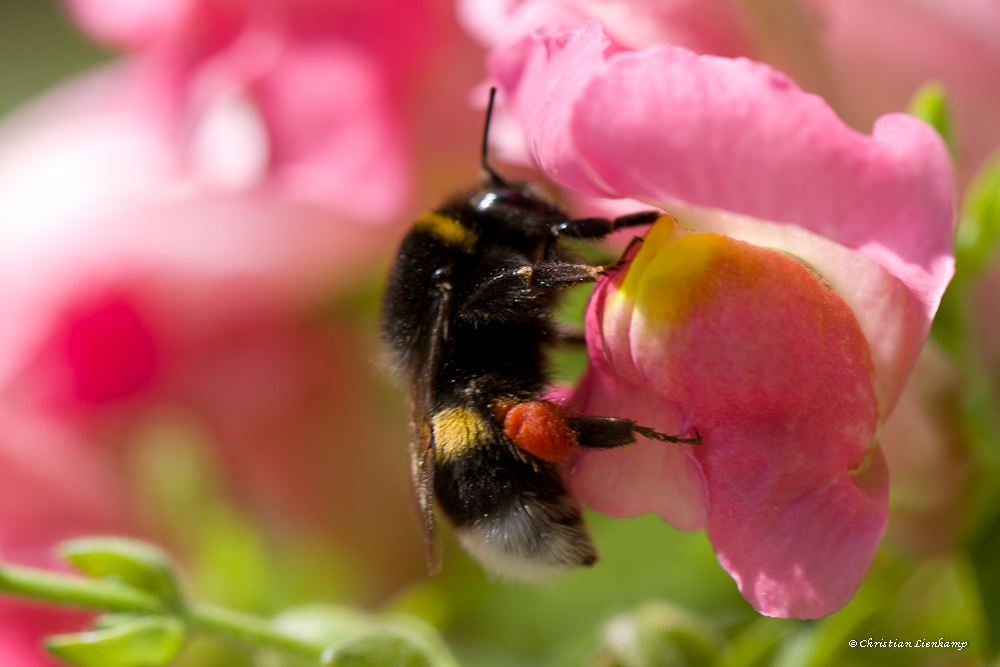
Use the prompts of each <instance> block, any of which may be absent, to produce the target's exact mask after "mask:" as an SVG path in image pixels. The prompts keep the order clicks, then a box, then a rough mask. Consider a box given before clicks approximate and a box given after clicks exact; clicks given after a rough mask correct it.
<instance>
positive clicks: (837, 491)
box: [573, 223, 888, 618]
mask: <svg viewBox="0 0 1000 667" xmlns="http://www.w3.org/2000/svg"><path fill="white" fill-rule="evenodd" d="M670 227H671V226H670V225H669V224H662V223H661V224H660V225H658V226H657V227H655V228H654V229H653V231H652V232H650V234H649V235H648V236H647V239H646V242H645V243H644V244H643V248H642V250H641V251H640V253H639V255H638V256H637V257H636V259H635V260H634V261H633V263H632V265H631V267H630V269H629V271H628V273H627V274H626V275H624V276H618V277H616V278H615V279H614V280H613V281H609V285H612V286H608V285H605V286H603V287H602V288H601V291H600V292H598V294H597V296H596V299H595V301H594V302H593V303H592V306H591V312H592V317H593V319H594V322H595V323H596V324H597V326H598V327H599V329H598V332H599V335H597V336H591V337H590V338H589V341H590V346H589V347H590V353H591V357H592V359H594V360H595V361H594V363H593V364H592V367H591V372H590V373H589V374H588V376H587V378H586V379H585V381H584V384H583V386H582V387H581V395H580V398H581V399H582V400H581V409H583V410H585V411H587V412H590V411H592V409H594V408H595V407H599V408H601V409H602V410H607V412H606V413H605V414H608V413H609V414H619V413H620V412H621V413H624V414H630V411H634V410H635V407H634V406H640V408H641V406H643V405H650V406H654V407H653V409H651V410H648V411H646V412H645V415H638V414H637V415H636V416H637V418H638V417H640V416H646V417H648V418H653V419H655V418H656V415H661V418H660V420H659V421H658V422H657V423H655V424H654V425H655V426H656V427H657V428H661V429H665V430H668V431H670V432H675V433H684V432H685V431H686V430H687V429H688V428H689V427H692V426H693V427H695V428H697V429H698V431H699V433H701V435H702V437H703V444H702V445H701V447H698V448H685V449H688V450H689V451H687V452H686V453H685V455H686V456H689V457H691V458H692V459H693V461H694V462H695V463H696V464H697V467H699V468H700V472H701V473H702V474H703V475H704V480H705V482H704V484H705V487H704V489H703V490H700V493H696V494H695V498H698V497H701V498H707V500H708V503H707V504H708V509H707V514H706V519H707V520H706V523H707V530H708V535H709V538H710V539H711V540H712V543H713V546H714V548H715V550H716V553H717V555H718V558H719V562H720V563H721V564H722V565H723V567H724V568H726V570H727V571H729V572H730V574H731V575H732V576H733V577H734V579H736V581H737V583H738V584H739V586H740V591H741V592H742V593H743V595H744V597H746V598H747V600H748V601H750V602H751V603H752V604H753V605H754V607H755V608H756V609H757V610H758V611H760V612H761V613H764V614H767V615H772V616H792V617H800V618H815V617H819V616H823V615H826V614H828V613H830V612H832V611H834V610H836V609H838V608H839V607H841V606H843V605H844V604H845V603H846V602H847V601H848V600H849V599H850V597H851V595H853V592H854V590H855V589H856V587H857V585H858V584H859V583H860V581H861V579H862V578H863V576H864V574H865V571H866V570H867V567H868V564H869V563H870V562H871V558H872V557H873V555H874V552H875V548H876V547H877V545H878V543H879V540H880V539H881V536H882V533H883V531H884V529H885V525H886V522H887V517H888V512H887V506H886V498H887V491H888V489H887V484H886V476H885V468H884V461H883V459H882V455H881V452H880V450H879V449H878V448H877V446H876V445H875V444H874V437H875V432H876V427H877V424H878V421H879V410H878V401H877V398H876V392H875V386H874V377H875V368H874V365H873V363H872V360H871V357H870V352H869V347H868V342H867V341H866V339H865V336H864V334H863V332H862V331H861V328H860V326H859V324H858V321H857V319H856V318H855V317H854V313H853V312H852V311H851V309H850V308H849V307H848V305H847V304H846V303H845V302H844V301H843V300H842V299H841V298H840V297H839V296H837V294H836V293H835V292H833V291H832V290H831V289H829V288H828V287H826V286H824V285H823V284H822V283H821V282H820V281H819V280H817V279H816V277H815V276H814V275H813V274H812V273H810V271H809V270H808V269H806V268H805V267H804V266H803V265H802V264H800V263H799V262H797V261H795V260H793V259H791V258H789V257H788V256H787V255H784V254H781V253H778V252H775V251H773V250H769V249H764V248H760V247H758V246H754V245H750V244H748V243H745V242H742V241H738V240H734V239H730V238H727V237H723V236H717V235H712V234H709V235H705V234H694V235H683V234H682V235H681V236H679V237H670V234H671V229H670ZM605 369H613V375H612V376H611V382H612V383H613V387H614V390H613V391H603V392H602V391H600V389H599V388H598V389H597V390H596V391H595V389H594V383H595V382H600V381H601V379H602V375H603V374H604V373H605V372H606V371H605ZM594 395H598V396H600V399H599V401H594V400H593V399H592V398H591V396H594ZM657 404H658V405H657ZM664 447H673V446H671V445H664ZM674 449H675V451H678V450H679V448H676V447H674ZM631 455H632V453H631V452H614V453H612V454H611V456H614V457H617V459H618V460H613V459H610V457H607V458H606V461H607V464H606V466H605V471H606V472H607V474H610V475H612V476H613V475H615V474H616V472H614V471H617V470H621V469H622V468H623V467H626V468H627V467H634V464H632V463H623V462H622V460H623V459H627V458H629V457H630V456H631ZM591 456H595V455H594V454H589V453H588V454H587V457H588V458H589V457H591ZM673 457H674V458H675V459H677V460H683V459H682V458H678V457H679V455H677V454H675V455H673ZM668 479H669V478H668ZM641 480H642V478H640V481H641ZM650 483H651V484H652V485H653V486H652V488H647V489H646V493H647V500H646V506H645V507H641V509H645V510H647V511H648V510H650V509H656V508H657V507H658V503H657V500H656V499H655V498H656V496H657V494H658V493H662V491H660V489H662V486H657V484H658V481H657V480H656V479H653V480H651V482H650ZM659 483H662V482H659ZM583 486H584V485H582V484H581V485H578V484H577V482H576V479H575V478H574V480H573V488H574V490H575V491H577V492H578V493H579V494H580V496H581V498H582V499H583V500H584V501H585V502H588V504H589V503H591V502H595V501H596V502H599V503H600V502H612V503H613V502H614V500H613V499H612V498H613V494H607V495H606V494H605V489H604V488H603V487H601V486H600V485H597V484H593V483H591V484H587V485H586V488H578V487H583ZM694 490H695V491H699V490H698V489H694ZM639 492H640V491H639V490H638V489H635V490H634V491H633V493H639ZM702 502H704V501H702ZM689 504H690V503H689ZM627 509H629V510H634V507H630V508H627Z"/></svg>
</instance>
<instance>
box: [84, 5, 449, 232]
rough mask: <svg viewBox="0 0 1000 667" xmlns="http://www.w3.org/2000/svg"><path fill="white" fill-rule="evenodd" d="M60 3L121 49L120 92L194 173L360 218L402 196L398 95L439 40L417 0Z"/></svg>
mask: <svg viewBox="0 0 1000 667" xmlns="http://www.w3.org/2000/svg"><path fill="white" fill-rule="evenodd" d="M68 5H69V7H70V9H71V10H72V11H73V13H74V14H75V16H76V17H77V18H78V20H79V21H80V23H81V24H82V25H83V26H84V27H85V28H87V29H88V30H89V31H90V32H91V33H93V34H94V35H95V36H97V37H98V38H100V39H103V40H104V41H106V42H108V43H110V44H112V45H114V46H118V47H120V48H124V49H126V50H127V51H128V52H130V54H131V58H130V61H131V63H132V65H133V66H134V68H135V70H136V71H135V74H134V79H133V80H132V84H133V85H132V88H131V90H130V93H131V94H132V102H133V103H134V104H136V105H138V106H139V107H140V108H141V109H142V110H143V111H144V112H145V113H147V114H150V115H152V116H153V117H155V118H156V119H157V120H158V121H159V123H160V124H161V129H162V131H164V132H166V133H167V134H168V135H169V136H170V137H171V139H172V140H173V143H174V148H175V150H176V154H175V156H174V157H175V158H176V159H178V160H180V161H181V162H182V163H184V164H186V165H187V166H188V167H190V168H192V169H194V170H195V171H196V172H198V173H199V174H200V175H201V176H202V177H203V178H208V179H211V180H213V181H215V182H216V183H217V184H220V185H225V186H229V187H231V188H234V189H244V190H245V189H255V190H258V191H264V192H268V191H272V190H273V191H277V192H279V193H281V194H283V195H284V196H287V197H291V198H294V199H298V200H302V201H308V202H314V203H318V204H321V205H323V206H326V207H329V208H331V209H333V210H335V211H337V212H338V213H340V214H342V215H346V216H349V217H351V218H354V219H356V220H361V221H386V220H392V219H394V218H395V217H396V216H399V215H400V213H401V212H402V211H403V210H404V208H405V207H406V205H407V203H408V200H409V197H410V195H411V192H410V190H411V187H412V165H411V156H410V147H409V145H408V142H407V138H406V128H405V127H404V123H405V119H404V116H403V109H402V105H403V102H404V99H405V97H406V90H407V86H408V85H409V84H410V82H411V81H410V80H411V78H412V77H413V75H414V73H415V72H416V70H417V69H418V68H419V67H420V65H421V63H422V61H423V60H424V57H425V55H426V51H427V50H428V47H429V46H430V45H432V44H433V43H434V41H435V39H436V38H440V35H436V34H435V30H436V29H437V28H438V27H439V26H437V25H435V20H434V16H433V12H432V11H431V8H430V6H429V4H428V3H427V2H424V0H416V1H415V0H378V1H377V2H326V1H325V0H239V1H237V2H225V1H222V0H158V1H157V2H151V3H145V2H143V3H139V4H138V5H136V3H132V2H128V1H122V0H68ZM387 19H389V20H387ZM218 142H225V144H226V145H225V147H222V146H218V145H217V144H218Z"/></svg>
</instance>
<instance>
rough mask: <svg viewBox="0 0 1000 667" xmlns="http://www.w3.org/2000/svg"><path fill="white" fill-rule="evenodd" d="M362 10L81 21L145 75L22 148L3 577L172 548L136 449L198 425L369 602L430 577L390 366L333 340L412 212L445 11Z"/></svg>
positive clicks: (100, 94) (11, 156)
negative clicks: (395, 452)
mask: <svg viewBox="0 0 1000 667" xmlns="http://www.w3.org/2000/svg"><path fill="white" fill-rule="evenodd" d="M387 5H391V6H387ZM352 7H353V8H352ZM352 7H348V6H347V5H344V4H338V5H337V6H336V7H333V5H328V4H325V3H295V4H294V5H293V3H270V4H268V3H245V4H241V3H208V2H205V3H180V2H178V3H159V5H157V6H154V5H152V4H150V5H148V6H145V5H144V8H143V9H142V10H139V9H137V8H132V4H131V3H89V4H87V5H86V6H85V5H84V3H80V6H79V7H78V9H79V11H80V12H81V15H85V19H86V21H87V22H88V25H90V26H91V27H94V28H95V30H97V31H98V32H100V33H101V34H102V35H104V36H106V37H109V38H114V41H116V43H119V44H123V45H125V46H127V47H128V48H129V49H134V50H135V54H134V55H133V57H131V58H130V59H128V60H127V61H126V62H125V63H123V64H119V65H117V66H115V67H113V68H110V69H108V70H105V71H103V72H98V73H96V74H92V75H90V76H87V77H85V78H82V79H79V80H77V81H75V82H72V83H70V84H68V85H66V86H64V87H63V88H61V89H59V90H57V91H55V92H53V93H50V94H49V95H48V96H46V97H45V98H43V99H41V100H39V101H37V102H35V103H34V104H32V105H31V106H30V107H28V108H26V109H24V110H22V111H21V112H19V113H18V114H17V115H16V116H15V117H13V118H11V119H10V120H8V121H7V122H6V123H5V124H4V125H3V126H0V312H2V313H3V317H4V321H5V322H6V323H7V324H6V325H5V326H4V327H2V328H0V459H2V461H0V462H2V464H3V465H0V470H3V473H2V474H0V477H2V483H0V489H2V490H3V493H2V495H3V503H2V505H0V553H2V554H3V557H4V558H10V559H11V560H15V561H20V562H32V563H35V564H38V563H39V562H41V561H37V559H36V556H37V555H38V554H42V553H48V552H49V550H50V549H51V547H52V545H53V543H54V542H56V541H58V540H61V539H66V538H69V537H74V536H78V535H80V534H84V533H94V532H113V533H125V534H138V535H148V531H149V530H150V528H149V526H147V525H144V524H143V523H142V521H141V519H142V518H143V517H141V516H139V515H138V512H137V511H136V508H135V507H134V506H133V505H132V502H133V501H134V489H131V488H129V485H130V483H131V481H132V480H130V479H129V478H128V477H127V455H126V454H125V453H124V452H123V449H124V448H125V447H126V446H127V445H128V444H129V443H130V442H132V441H133V440H134V439H135V436H136V433H137V431H140V430H141V429H142V428H143V427H144V424H146V423H148V421H149V419H150V418H152V419H155V418H156V416H157V415H159V414H163V413H164V412H165V413H167V414H170V413H171V411H174V412H176V413H179V414H181V415H185V416H186V415H193V416H194V418H195V419H196V420H197V421H198V423H199V424H200V425H203V426H204V428H205V430H206V431H207V432H208V434H209V436H210V438H211V440H212V441H213V442H215V443H216V444H218V445H219V448H220V453H221V454H222V457H223V460H224V461H225V462H226V463H227V464H228V466H227V468H226V473H227V476H228V481H229V482H230V484H231V487H232V489H233V490H234V491H235V493H236V494H237V496H238V498H240V499H241V500H243V501H245V503H246V504H247V505H249V506H251V507H253V508H254V509H256V510H257V511H258V516H260V515H263V516H264V517H265V518H267V519H270V522H269V523H270V524H271V527H273V528H276V530H277V531H278V532H282V533H285V534H287V533H292V534H293V535H294V534H298V535H300V536H301V535H302V533H303V531H308V532H309V533H312V535H315V534H316V533H317V532H318V531H320V530H322V531H324V532H325V534H326V536H333V538H334V539H340V540H343V542H344V543H346V544H349V545H350V546H349V547H348V551H351V550H353V554H352V555H354V556H355V557H356V558H357V559H358V560H359V561H360V562H363V563H365V566H366V571H367V572H371V573H372V576H371V578H372V582H371V583H372V588H373V590H366V591H364V594H366V595H368V596H371V597H376V596H384V595H386V594H387V593H388V591H390V590H393V589H394V588H395V587H398V586H399V585H400V584H401V582H403V581H406V580H408V579H409V578H410V577H412V576H413V575H414V574H415V573H416V572H419V570H420V568H421V560H420V550H419V545H418V543H417V538H416V535H415V533H414V532H413V531H412V530H409V529H408V528H409V526H410V525H411V520H410V517H409V514H408V512H407V502H406V496H407V492H406V488H405V483H404V479H405V466H404V465H403V463H402V461H400V465H399V466H398V467H397V468H393V467H392V465H391V464H388V465H387V463H386V458H387V456H388V454H387V452H386V450H385V449H383V448H382V447H381V445H380V443H386V445H385V447H386V449H388V448H389V447H390V445H391V443H394V442H397V441H398V438H395V437H391V436H390V435H384V436H380V434H383V433H384V432H387V431H388V432H391V431H392V429H393V427H394V425H392V424H388V425H387V424H383V423H382V422H380V421H379V420H378V419H376V416H375V415H376V412H375V407H374V405H375V399H374V395H375V394H376V389H375V388H374V381H373V380H372V378H371V377H370V373H369V372H368V368H367V360H368V359H369V357H370V354H371V353H370V351H369V350H368V348H367V347H366V346H365V343H364V337H363V333H361V332H360V331H359V330H358V329H354V328H351V327H349V326H344V325H343V323H340V324H337V323H335V322H326V321H321V320H322V315H323V312H322V311H323V308H324V306H327V305H328V304H329V303H330V302H331V301H332V300H336V299H338V298H340V297H342V296H344V295H346V294H349V293H351V291H352V290H354V289H355V288H357V287H359V286H360V285H361V284H363V283H362V282H361V281H364V280H365V279H366V276H367V275H368V274H369V272H370V270H371V269H372V268H377V267H378V266H380V264H381V261H382V260H383V258H384V257H385V255H386V252H388V251H389V249H391V248H393V247H395V245H396V237H397V236H398V235H399V233H400V231H401V228H399V227H397V226H395V225H388V224H373V223H385V222H388V221H390V220H393V219H394V218H395V217H396V216H399V217H400V218H402V217H404V216H402V215H400V213H401V210H402V209H404V208H408V207H409V206H411V205H412V202H411V201H410V193H409V184H410V181H411V180H412V171H411V165H410V163H409V149H408V146H407V142H406V140H405V137H404V134H403V129H404V128H403V127H402V122H403V121H402V116H403V111H402V108H401V107H400V105H401V104H402V97H403V96H404V92H403V90H404V88H405V86H406V85H409V83H410V82H409V81H407V80H406V78H407V77H408V76H409V75H410V74H412V73H413V72H414V68H415V67H417V65H418V63H419V61H420V58H421V57H422V54H423V45H424V44H425V43H426V40H428V39H430V33H429V32H428V31H426V30H424V28H426V27H427V23H426V22H427V20H428V18H427V16H425V14H424V13H423V12H424V9H423V5H421V4H418V3H409V2H405V3H404V2H399V3H369V4H368V5H364V4H360V3H358V4H356V5H354V6H352ZM393 7H395V9H393ZM130 8H132V9H130ZM388 10H392V11H393V12H395V13H394V14H392V15H393V16H394V18H395V19H397V21H395V22H390V23H391V25H387V24H385V23H384V22H382V21H380V16H381V15H382V14H381V12H385V11H388ZM105 19H106V21H107V22H106V23H102V21H105ZM95 22H96V23H95ZM98 24H99V25H98ZM455 33H456V34H457V30H456V31H455ZM449 48H450V47H449ZM445 53H447V50H446V49H445ZM424 75H426V74H424ZM477 76H480V75H479V74H477V73H475V72H474V73H473V76H472V77H469V78H471V80H475V78H476V77H477ZM462 92H463V94H464V90H463V91H462ZM449 99H450V98H449ZM469 115H470V116H473V115H474V114H471V113H470V114H469ZM476 124H477V125H478V120H477V122H476ZM452 129H453V130H455V129H456V128H455V126H454V125H453V126H452ZM456 133H457V134H459V135H460V134H461V132H460V131H457V132H456ZM473 154H474V152H473ZM404 221H405V220H404ZM371 441H374V444H369V446H365V447H359V446H357V443H359V442H368V443H370V442H371ZM347 470H350V471H351V474H350V475H349V476H348V475H344V471H347ZM369 501H370V502H369ZM371 525H380V526H383V527H386V530H383V531H371V530H370V526H371ZM394 526H396V527H398V530H394V529H393V527H394ZM45 562H46V563H48V561H45ZM15 608H20V607H16V605H15ZM11 613H12V614H16V612H11ZM24 618H25V619H28V616H25V617H24ZM29 620H30V619H29ZM33 623H34V621H31V622H30V623H29V622H28V620H25V622H24V623H22V624H21V625H20V626H18V627H20V628H21V630H23V631H24V633H27V634H32V633H34V634H39V633H41V632H42V630H41V629H40V627H39V628H36V627H35V625H33ZM8 629H9V630H10V632H8V634H7V635H5V638H9V639H10V640H11V642H13V641H14V640H13V637H14V635H15V634H17V632H21V630H17V631H16V632H15V630H16V629H15V628H13V626H11V627H10V628H8ZM56 629H57V628H55V627H54V626H53V627H51V628H49V630H50V631H54V630H56ZM26 636H27V635H26ZM32 636H34V635H32ZM18 646H20V644H18ZM8 649H10V650H15V646H14V644H13V643H9V642H5V640H4V639H3V638H0V651H4V650H8ZM18 650H20V649H18ZM39 659H41V658H39Z"/></svg>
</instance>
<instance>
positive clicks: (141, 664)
mask: <svg viewBox="0 0 1000 667" xmlns="http://www.w3.org/2000/svg"><path fill="white" fill-rule="evenodd" d="M184 637H185V633H184V626H183V624H182V623H181V622H180V621H179V620H177V619H176V618H170V617H167V616H147V617H143V618H137V619H134V620H130V621H125V622H123V623H119V624H117V625H112V626H110V627H105V628H103V629H100V630H91V631H90V632H80V633H76V634H70V635H56V636H54V637H50V638H49V639H48V640H46V642H45V646H46V648H47V649H48V650H49V652H50V653H52V654H53V655H55V656H56V657H57V658H59V659H61V660H64V661H65V662H68V663H70V664H73V665H78V667H158V666H159V665H166V664H168V663H170V662H172V661H173V660H174V658H176V657H177V655H178V654H179V653H180V651H181V648H183V646H184Z"/></svg>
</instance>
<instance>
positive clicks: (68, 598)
mask: <svg viewBox="0 0 1000 667" xmlns="http://www.w3.org/2000/svg"><path fill="white" fill-rule="evenodd" d="M0 590H2V591H6V592H8V593H11V594H13V595H18V596H21V597H28V598H32V599H35V600H44V601H46V602H55V603H57V604H60V605H65V606H70V607H85V608H87V609H94V610H97V611H114V612H139V613H163V612H164V611H166V607H165V606H164V604H163V603H162V602H161V601H160V599H159V598H157V597H156V596H155V595H153V594H152V593H146V592H145V591H141V590H139V589H136V588H133V587H132V586H129V585H127V584H121V583H118V582H115V581H107V580H100V579H84V578H83V577H74V576H71V575H66V574H57V573H55V572H48V571H46V570H37V569H35V568H31V567H21V566H18V565H0Z"/></svg>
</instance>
